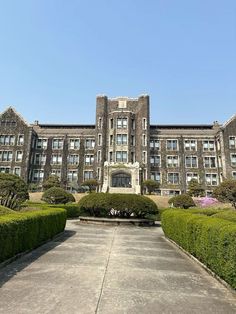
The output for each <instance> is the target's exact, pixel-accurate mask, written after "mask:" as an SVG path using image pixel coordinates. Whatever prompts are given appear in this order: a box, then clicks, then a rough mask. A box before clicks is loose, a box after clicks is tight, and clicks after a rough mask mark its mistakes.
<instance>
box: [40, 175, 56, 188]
mask: <svg viewBox="0 0 236 314" xmlns="http://www.w3.org/2000/svg"><path fill="white" fill-rule="evenodd" d="M53 187H56V188H59V187H60V180H59V178H58V176H56V175H50V176H49V177H48V179H47V180H46V181H44V182H43V189H44V190H45V191H46V190H48V189H50V188H53Z"/></svg>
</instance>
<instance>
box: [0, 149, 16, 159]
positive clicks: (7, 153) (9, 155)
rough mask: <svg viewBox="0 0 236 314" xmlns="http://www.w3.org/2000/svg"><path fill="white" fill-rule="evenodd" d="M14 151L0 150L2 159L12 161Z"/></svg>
mask: <svg viewBox="0 0 236 314" xmlns="http://www.w3.org/2000/svg"><path fill="white" fill-rule="evenodd" d="M12 155H13V154H12V151H10V150H6V151H0V161H12Z"/></svg>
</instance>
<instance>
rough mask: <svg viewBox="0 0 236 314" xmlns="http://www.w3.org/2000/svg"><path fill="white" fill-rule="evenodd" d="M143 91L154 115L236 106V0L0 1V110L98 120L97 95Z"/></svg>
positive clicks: (216, 113)
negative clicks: (10, 108)
mask: <svg viewBox="0 0 236 314" xmlns="http://www.w3.org/2000/svg"><path fill="white" fill-rule="evenodd" d="M143 93H145V94H149V95H150V100H151V122H152V123H159V124H163V123H211V122H212V121H213V120H218V121H220V122H223V121H225V120H227V119H228V118H229V117H230V116H232V115H233V114H234V113H236V106H235V103H236V1H235V0H191V1H190V0H119V1H118V0H99V1H97V0H83V1H82V0H28V1H26V0H21V1H18V0H15V1H14V0H8V1H4V0H0V111H3V110H4V109H5V108H6V107H7V105H8V104H11V105H13V106H14V107H15V108H16V110H17V111H18V112H20V113H21V114H22V115H23V116H24V117H25V119H26V120H27V121H29V122H33V121H34V120H36V119H37V120H39V121H40V122H45V123H46V122H54V123H55V122H58V123H94V120H95V98H96V95H98V94H106V95H108V96H110V97H115V96H130V97H136V96H138V95H140V94H143Z"/></svg>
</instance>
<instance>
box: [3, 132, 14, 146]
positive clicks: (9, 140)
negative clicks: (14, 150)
mask: <svg viewBox="0 0 236 314" xmlns="http://www.w3.org/2000/svg"><path fill="white" fill-rule="evenodd" d="M0 145H8V146H10V145H11V146H12V145H15V136H14V135H0Z"/></svg>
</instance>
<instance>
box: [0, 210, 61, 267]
mask: <svg viewBox="0 0 236 314" xmlns="http://www.w3.org/2000/svg"><path fill="white" fill-rule="evenodd" d="M65 223H66V212H65V210H64V209H48V210H47V211H46V210H39V211H34V212H25V213H16V214H9V215H3V216H0V262H2V261H4V260H6V259H8V258H10V257H13V256H15V255H16V254H18V253H21V252H24V251H27V250H32V249H33V248H35V247H37V246H39V245H40V244H42V243H43V242H45V241H47V240H49V239H51V238H53V236H55V235H56V234H58V233H60V232H62V231H63V230H64V228H65Z"/></svg>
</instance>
